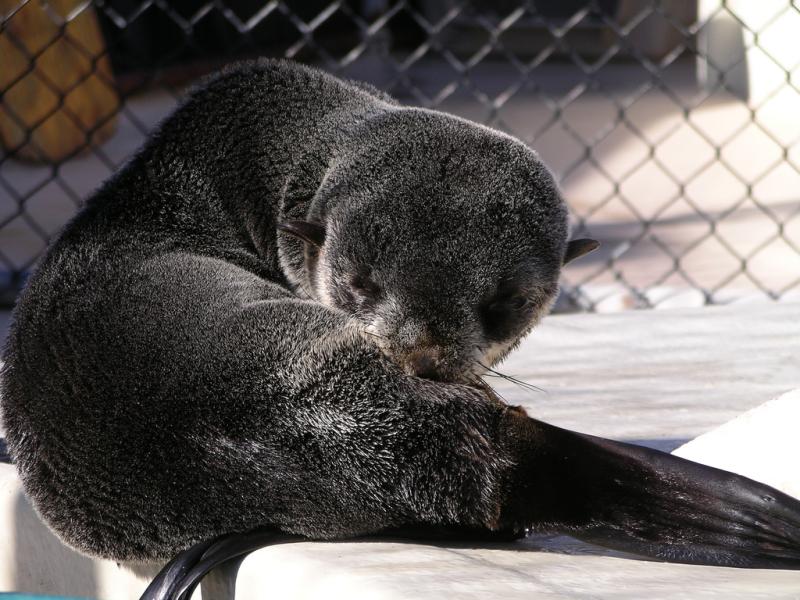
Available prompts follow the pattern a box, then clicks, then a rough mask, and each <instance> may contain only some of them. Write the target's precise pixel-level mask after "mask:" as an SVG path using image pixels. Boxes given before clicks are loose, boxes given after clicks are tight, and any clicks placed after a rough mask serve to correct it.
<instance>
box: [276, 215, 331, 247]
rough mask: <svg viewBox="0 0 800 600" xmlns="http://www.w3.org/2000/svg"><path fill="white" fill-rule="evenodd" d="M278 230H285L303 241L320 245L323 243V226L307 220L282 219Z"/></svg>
mask: <svg viewBox="0 0 800 600" xmlns="http://www.w3.org/2000/svg"><path fill="white" fill-rule="evenodd" d="M278 231H285V232H286V233H290V234H292V235H293V236H295V237H299V238H300V239H301V240H303V241H304V242H308V243H309V244H313V245H314V246H317V247H320V246H322V244H324V243H325V227H324V226H323V225H320V224H319V223H311V222H309V221H284V222H283V223H281V224H280V225H278Z"/></svg>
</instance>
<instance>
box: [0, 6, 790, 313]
mask: <svg viewBox="0 0 800 600" xmlns="http://www.w3.org/2000/svg"><path fill="white" fill-rule="evenodd" d="M0 19H2V20H1V21H0V138H1V139H2V142H3V154H2V158H0V291H1V292H2V294H1V295H2V301H3V302H4V303H9V302H11V301H12V299H13V296H14V293H15V292H16V290H17V289H18V287H19V285H20V284H21V282H22V281H23V280H24V278H25V276H26V274H27V273H28V272H29V270H30V269H31V267H32V265H33V264H34V262H35V260H36V258H37V257H38V256H39V254H40V253H41V252H42V250H43V249H44V247H45V245H46V242H47V240H48V239H49V238H50V237H51V236H52V235H53V234H54V233H56V232H57V231H58V229H59V228H60V227H61V226H62V225H63V223H64V222H65V221H66V220H67V219H68V218H69V217H70V216H71V215H72V214H73V213H74V211H75V210H76V209H77V207H78V206H79V205H80V203H81V202H82V200H83V199H84V198H85V197H86V196H87V195H88V194H89V193H91V191H92V190H93V189H94V188H95V187H96V186H97V185H98V184H99V183H100V182H101V181H102V180H104V179H105V178H106V177H108V175H109V174H110V173H112V172H113V171H114V170H115V169H116V168H118V167H119V165H121V164H122V163H123V162H124V161H125V160H126V158H127V157H128V156H129V155H130V153H131V152H133V151H134V150H135V149H136V147H137V146H138V145H139V144H141V142H142V141H143V139H144V137H145V136H146V135H147V132H148V131H149V130H150V129H152V127H153V126H154V125H155V124H156V123H157V122H158V121H159V120H160V119H161V118H162V117H163V116H164V115H165V114H166V113H168V111H169V110H170V108H171V107H172V106H173V105H174V102H175V100H176V98H178V97H179V96H180V93H181V90H182V88H183V86H184V85H185V84H187V83H188V82H190V81H191V80H192V79H194V78H195V77H196V76H197V75H199V74H201V73H204V72H207V71H210V70H213V69H214V68H216V67H218V66H220V65H222V64H224V63H225V62H228V61H230V60H235V59H239V58H245V57H251V56H257V55H269V56H284V57H288V58H294V59H296V60H301V61H305V62H313V63H316V64H318V65H320V66H322V67H323V68H326V69H328V70H330V71H332V72H334V73H336V74H338V75H342V76H345V77H352V78H358V79H363V80H366V81H370V82H371V83H373V84H375V85H376V86H378V87H380V88H382V89H385V90H387V91H388V92H389V93H391V94H393V95H395V96H396V97H397V98H398V99H400V100H401V101H403V102H408V103H413V104H421V105H424V106H428V107H434V108H439V109H442V110H446V111H450V112H454V113H457V114H460V115H463V116H466V117H468V118H471V119H474V120H478V121H481V122H484V123H487V124H489V125H491V126H493V127H496V128H499V129H502V130H505V131H507V132H509V133H511V134H514V135H516V136H518V137H520V138H521V139H523V140H525V141H526V142H527V143H529V144H530V145H531V146H532V147H533V148H535V149H536V150H537V151H538V152H539V153H540V154H541V156H542V157H543V159H544V160H545V162H547V163H548V164H549V165H550V166H551V168H552V169H553V170H554V171H555V173H556V175H557V177H558V179H559V181H560V184H561V186H562V189H563V191H564V195H565V198H566V199H567V201H568V202H569V203H570V206H571V208H572V213H573V217H574V228H575V230H576V233H577V234H579V235H584V234H588V235H591V236H593V237H596V238H598V239H600V240H601V241H603V242H604V244H603V249H602V251H599V252H598V253H596V255H595V256H592V257H587V259H585V260H583V261H579V263H576V264H575V265H574V266H572V265H571V266H570V267H569V268H568V269H567V270H566V273H565V277H564V290H565V292H566V293H565V294H564V295H563V298H562V301H561V303H560V307H561V308H562V309H582V310H616V309H620V308H628V307H643V306H675V305H692V304H716V303H726V302H732V301H739V300H752V299H772V300H790V299H793V298H799V297H800V118H798V117H797V115H798V114H800V44H798V43H797V37H798V35H800V7H799V6H798V4H797V3H794V2H790V1H788V0H769V1H768V0H763V1H760V2H747V1H745V0H739V1H734V0H731V1H728V2H724V1H722V0H698V1H697V2H689V1H683V0H662V1H646V0H602V1H601V0H595V1H583V0H569V1H568V0H560V1H554V0H551V1H549V2H548V1H538V2H537V1H534V0H529V1H527V2H524V1H523V2H517V1H509V0H493V1H492V2H489V1H488V0H473V1H472V2H457V1H450V0H415V1H412V0H406V1H393V0H361V1H344V0H342V1H338V2H329V1H317V0H306V1H303V2H300V1H298V2H290V1H288V0H285V1H274V0H273V1H269V2H264V1H255V0H239V1H234V0H228V1H224V0H216V1H210V2H209V1H202V0H195V1H189V0H185V1H175V2H168V1H167V0H144V1H141V0H95V1H81V0H27V1H26V0H0Z"/></svg>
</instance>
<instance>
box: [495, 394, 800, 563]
mask: <svg viewBox="0 0 800 600" xmlns="http://www.w3.org/2000/svg"><path fill="white" fill-rule="evenodd" d="M505 426H506V427H507V428H508V429H506V436H507V438H506V439H507V440H508V443H509V444H510V446H511V451H512V454H513V455H514V456H515V460H516V462H517V466H516V468H515V469H514V471H513V474H512V475H511V477H510V479H509V480H508V482H507V485H506V489H505V494H506V501H505V505H504V508H503V510H502V513H501V517H500V525H501V527H510V528H512V529H517V530H519V529H528V528H529V529H531V530H533V531H550V532H559V533H564V534H567V535H571V536H573V537H576V538H578V539H582V540H584V541H588V542H591V543H595V544H598V545H600V546H605V547H608V548H613V549H616V550H623V551H626V552H632V553H635V554H640V555H644V556H650V557H653V558H657V559H661V560H665V561H670V562H683V563H696V564H709V565H724V566H735V567H751V568H782V569H800V500H796V499H794V498H792V497H790V496H787V495H786V494H783V493H782V492H779V491H778V490H775V489H773V488H771V487H769V486H766V485H763V484H761V483H758V482H755V481H753V480H751V479H747V478H746V477H741V476H739V475H735V474H733V473H729V472H727V471H722V470H720V469H715V468H712V467H707V466H704V465H700V464H698V463H695V462H692V461H689V460H686V459H682V458H678V457H676V456H672V455H670V454H666V453H664V452H659V451H657V450H652V449H650V448H644V447H641V446H636V445H633V444H625V443H621V442H615V441H611V440H606V439H603V438H598V437H593V436H589V435H584V434H580V433H576V432H572V431H567V430H565V429H560V428H558V427H555V426H552V425H548V424H546V423H542V422H540V421H536V420H534V419H530V418H529V417H527V416H525V415H524V414H523V413H522V411H521V410H519V409H516V410H515V409H510V410H509V411H508V413H507V415H506V418H505Z"/></svg>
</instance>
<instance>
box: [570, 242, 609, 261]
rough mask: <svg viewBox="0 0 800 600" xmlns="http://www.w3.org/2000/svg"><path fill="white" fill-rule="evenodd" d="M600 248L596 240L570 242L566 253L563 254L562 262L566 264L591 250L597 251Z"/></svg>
mask: <svg viewBox="0 0 800 600" xmlns="http://www.w3.org/2000/svg"><path fill="white" fill-rule="evenodd" d="M599 247H600V242H598V241H597V240H590V239H580V240H572V241H570V242H569V243H568V244H567V251H566V252H565V253H564V262H563V263H562V264H567V263H568V262H570V261H573V260H575V259H576V258H578V257H581V256H583V255H584V254H589V252H591V251H592V250H597V248H599Z"/></svg>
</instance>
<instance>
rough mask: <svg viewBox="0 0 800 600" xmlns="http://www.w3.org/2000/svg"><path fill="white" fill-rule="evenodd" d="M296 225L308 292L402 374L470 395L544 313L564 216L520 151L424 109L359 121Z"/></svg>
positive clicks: (288, 228) (531, 160) (535, 165)
mask: <svg viewBox="0 0 800 600" xmlns="http://www.w3.org/2000/svg"><path fill="white" fill-rule="evenodd" d="M354 137H356V138H358V140H359V143H358V144H357V145H354V148H353V150H352V152H349V153H345V154H344V155H343V156H340V157H339V158H338V159H337V160H336V161H334V163H333V164H332V166H331V168H330V169H329V171H328V173H327V174H326V177H325V179H324V181H323V184H322V185H321V186H320V189H319V190H318V191H317V193H316V195H315V198H314V199H313V201H312V203H311V208H310V211H309V217H308V219H307V220H306V221H289V222H284V223H283V224H282V225H281V227H280V229H282V230H283V231H285V232H287V233H290V234H292V235H294V236H296V237H299V238H301V239H302V240H304V242H305V243H306V253H305V256H306V260H305V263H304V266H303V269H304V270H305V273H304V274H302V275H301V276H300V277H297V276H295V277H294V279H295V280H297V279H300V280H301V281H303V282H304V286H305V287H306V289H307V291H308V292H309V293H310V294H311V295H312V296H313V297H315V299H317V300H319V301H321V302H323V303H324V304H326V305H328V306H331V307H334V308H337V309H340V310H343V311H345V312H347V313H348V314H349V315H351V316H352V318H353V319H355V320H356V321H357V322H358V323H359V324H360V325H361V326H362V329H363V331H364V333H365V335H367V336H369V337H370V338H371V339H372V340H373V341H374V342H375V343H376V344H377V345H378V346H379V347H380V348H381V349H382V350H383V351H384V353H385V354H386V355H387V356H389V357H390V358H391V359H392V360H393V361H395V362H396V363H397V364H399V365H400V366H401V367H402V368H403V369H404V370H405V371H406V372H407V373H409V374H413V375H419V376H423V377H428V378H432V379H438V380H443V381H462V382H469V381H473V380H474V379H475V378H476V377H477V376H478V375H480V374H481V373H483V372H484V371H485V370H486V369H487V368H490V367H491V366H492V365H493V364H495V363H497V362H498V361H499V360H501V359H502V358H503V357H504V356H505V355H506V354H507V353H508V352H509V351H510V350H511V349H513V348H514V347H515V345H516V344H517V343H518V342H519V340H520V339H521V338H522V337H523V336H524V335H525V334H526V333H528V332H529V331H530V330H531V328H532V327H533V326H534V325H535V324H536V323H537V322H538V321H539V320H540V319H541V317H542V316H543V315H544V314H545V313H546V312H547V311H548V310H549V308H550V306H551V305H552V303H553V301H554V299H555V297H556V295H557V293H558V278H559V272H560V269H561V266H562V264H563V262H564V260H565V258H574V257H576V256H578V255H580V254H582V253H585V252H588V251H589V250H591V249H593V248H594V247H596V243H595V245H594V246H591V244H590V245H589V246H585V245H584V246H576V245H575V244H573V245H572V246H569V245H568V244H567V235H568V223H567V209H566V206H565V204H564V202H563V200H562V198H561V196H560V194H559V191H558V188H557V186H556V184H555V182H554V180H553V177H552V175H551V174H550V172H549V171H548V170H547V168H546V167H545V166H544V165H543V163H542V162H541V161H540V160H539V158H538V156H537V155H536V153H535V152H533V151H532V150H531V149H529V148H528V147H527V146H525V145H524V144H523V143H522V142H520V141H519V140H516V139H514V138H512V137H510V136H508V135H505V134H503V133H500V132H497V131H494V130H492V129H489V128H487V127H483V126H480V125H476V124H474V123H470V122H467V121H464V120H462V119H459V118H457V117H452V116H449V115H445V114H443V113H439V112H435V111H430V110H424V109H400V108H395V109H392V110H390V111H387V112H386V113H383V114H381V115H379V116H377V117H374V118H373V119H371V120H368V121H366V122H365V123H364V124H363V125H362V126H361V127H360V128H359V129H358V130H357V131H355V132H354Z"/></svg>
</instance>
